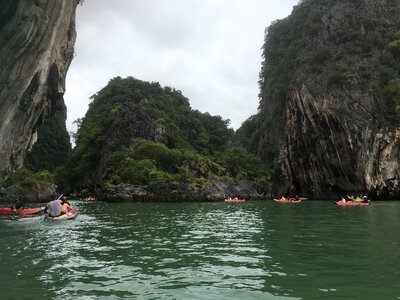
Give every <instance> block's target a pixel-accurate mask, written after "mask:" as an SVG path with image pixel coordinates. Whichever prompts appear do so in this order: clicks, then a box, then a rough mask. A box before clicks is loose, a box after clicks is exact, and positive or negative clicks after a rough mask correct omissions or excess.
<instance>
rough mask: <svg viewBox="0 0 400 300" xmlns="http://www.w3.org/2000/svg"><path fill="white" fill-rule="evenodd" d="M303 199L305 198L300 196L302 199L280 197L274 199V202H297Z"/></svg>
mask: <svg viewBox="0 0 400 300" xmlns="http://www.w3.org/2000/svg"><path fill="white" fill-rule="evenodd" d="M303 200H305V198H302V199H282V198H279V199H274V201H275V202H281V203H298V202H301V201H303Z"/></svg>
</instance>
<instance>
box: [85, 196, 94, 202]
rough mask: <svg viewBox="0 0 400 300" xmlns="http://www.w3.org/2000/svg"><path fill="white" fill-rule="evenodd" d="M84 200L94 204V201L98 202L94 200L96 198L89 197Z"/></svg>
mask: <svg viewBox="0 0 400 300" xmlns="http://www.w3.org/2000/svg"><path fill="white" fill-rule="evenodd" d="M83 200H85V201H87V202H93V201H96V198H94V197H87V198H84V199H83Z"/></svg>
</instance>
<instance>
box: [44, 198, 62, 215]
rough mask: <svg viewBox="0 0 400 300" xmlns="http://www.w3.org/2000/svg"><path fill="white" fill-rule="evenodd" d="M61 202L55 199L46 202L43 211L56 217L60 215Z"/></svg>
mask: <svg viewBox="0 0 400 300" xmlns="http://www.w3.org/2000/svg"><path fill="white" fill-rule="evenodd" d="M61 202H62V200H60V199H56V200H53V201H50V202H49V203H47V206H46V208H45V213H47V214H49V216H50V217H58V216H60V215H61Z"/></svg>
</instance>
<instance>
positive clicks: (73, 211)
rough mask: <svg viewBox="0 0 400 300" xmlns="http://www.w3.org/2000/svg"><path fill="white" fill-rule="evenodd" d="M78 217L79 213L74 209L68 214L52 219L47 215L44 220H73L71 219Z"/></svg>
mask: <svg viewBox="0 0 400 300" xmlns="http://www.w3.org/2000/svg"><path fill="white" fill-rule="evenodd" d="M77 215H78V211H77V210H76V209H72V210H70V211H69V212H67V213H66V214H63V215H61V216H57V217H51V216H49V215H46V216H45V217H44V218H45V219H46V220H71V219H74V218H76V216H77Z"/></svg>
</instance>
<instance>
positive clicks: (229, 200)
mask: <svg viewBox="0 0 400 300" xmlns="http://www.w3.org/2000/svg"><path fill="white" fill-rule="evenodd" d="M225 202H246V200H245V199H225Z"/></svg>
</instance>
